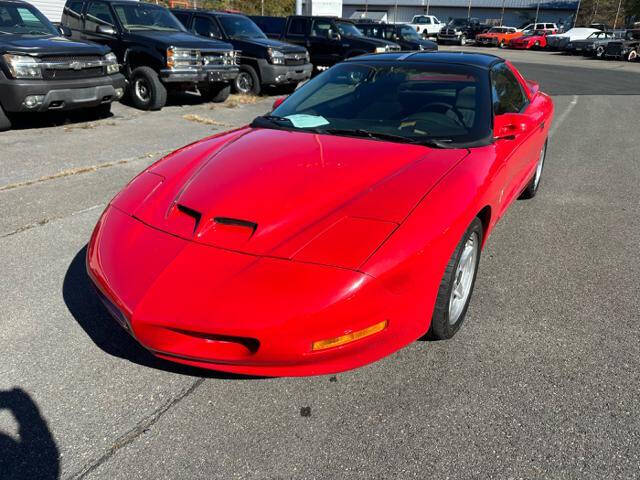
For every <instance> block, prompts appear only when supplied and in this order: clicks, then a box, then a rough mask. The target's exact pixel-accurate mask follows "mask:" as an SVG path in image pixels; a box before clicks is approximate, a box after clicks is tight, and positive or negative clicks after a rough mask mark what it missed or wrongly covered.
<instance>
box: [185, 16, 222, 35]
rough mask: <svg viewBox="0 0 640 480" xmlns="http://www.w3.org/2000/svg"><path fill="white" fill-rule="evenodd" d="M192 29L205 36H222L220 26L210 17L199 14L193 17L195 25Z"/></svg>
mask: <svg viewBox="0 0 640 480" xmlns="http://www.w3.org/2000/svg"><path fill="white" fill-rule="evenodd" d="M191 29H192V30H193V32H194V33H197V34H198V35H202V36H203V37H213V38H222V35H221V33H220V28H218V25H216V23H215V22H214V21H213V20H211V19H210V18H206V17H201V16H197V17H196V18H194V19H193V27H192V28H191Z"/></svg>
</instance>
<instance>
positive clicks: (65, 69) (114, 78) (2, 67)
mask: <svg viewBox="0 0 640 480" xmlns="http://www.w3.org/2000/svg"><path fill="white" fill-rule="evenodd" d="M62 30H64V31H65V32H67V33H68V31H67V30H66V29H64V28H61V29H60V30H58V29H57V28H56V27H54V26H53V25H52V24H51V22H49V20H47V19H46V18H45V17H44V15H42V14H41V13H40V12H39V11H38V10H37V9H36V8H35V7H33V6H32V5H30V4H28V3H26V2H22V1H18V0H0V130H8V129H9V128H11V120H10V118H9V116H10V115H11V113H13V112H45V111H53V110H70V109H75V108H93V109H95V110H96V114H97V115H99V116H102V115H105V114H107V113H108V112H109V110H110V109H111V102H113V101H114V100H118V99H119V98H121V97H122V95H123V94H124V89H125V79H124V77H123V76H122V75H121V74H120V73H118V71H119V65H118V61H117V59H116V57H115V55H113V54H112V53H110V50H109V49H108V48H106V47H103V46H101V45H90V44H87V43H84V42H77V41H73V40H70V39H69V38H65V37H64V36H62V35H61V33H62Z"/></svg>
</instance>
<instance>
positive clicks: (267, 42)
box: [233, 38, 306, 53]
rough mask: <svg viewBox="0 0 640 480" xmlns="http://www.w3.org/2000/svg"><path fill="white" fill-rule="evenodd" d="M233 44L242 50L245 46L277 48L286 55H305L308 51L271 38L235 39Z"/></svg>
mask: <svg viewBox="0 0 640 480" xmlns="http://www.w3.org/2000/svg"><path fill="white" fill-rule="evenodd" d="M233 42H234V44H235V47H236V48H237V49H240V50H242V46H243V45H260V46H261V47H265V48H275V49H278V50H280V51H281V52H284V53H304V52H306V49H305V48H304V47H300V46H298V45H292V44H290V43H285V42H281V41H279V40H273V39H271V38H234V39H233Z"/></svg>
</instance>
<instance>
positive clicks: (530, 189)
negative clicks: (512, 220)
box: [520, 140, 548, 199]
mask: <svg viewBox="0 0 640 480" xmlns="http://www.w3.org/2000/svg"><path fill="white" fill-rule="evenodd" d="M547 142H548V141H546V140H545V142H544V145H543V146H542V150H540V156H539V157H538V163H537V165H536V171H535V172H534V173H533V177H531V180H530V181H529V183H528V184H527V186H526V188H525V189H524V190H523V191H522V193H521V194H520V198H522V199H528V198H533V197H535V196H536V193H538V188H539V187H540V179H541V178H542V171H543V169H544V162H545V159H546V158H547Z"/></svg>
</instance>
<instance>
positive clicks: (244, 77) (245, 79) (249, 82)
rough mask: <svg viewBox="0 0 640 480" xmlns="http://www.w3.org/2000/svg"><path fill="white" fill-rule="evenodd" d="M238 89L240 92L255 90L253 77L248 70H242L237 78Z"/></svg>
mask: <svg viewBox="0 0 640 480" xmlns="http://www.w3.org/2000/svg"><path fill="white" fill-rule="evenodd" d="M236 89H237V90H238V92H240V93H251V91H252V90H253V78H251V75H249V73H248V72H240V73H239V74H238V77H237V78H236Z"/></svg>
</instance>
